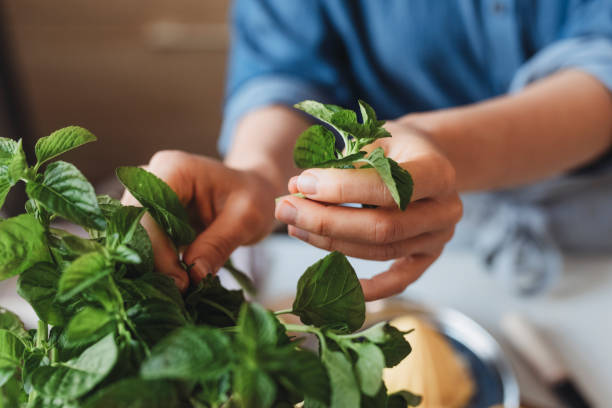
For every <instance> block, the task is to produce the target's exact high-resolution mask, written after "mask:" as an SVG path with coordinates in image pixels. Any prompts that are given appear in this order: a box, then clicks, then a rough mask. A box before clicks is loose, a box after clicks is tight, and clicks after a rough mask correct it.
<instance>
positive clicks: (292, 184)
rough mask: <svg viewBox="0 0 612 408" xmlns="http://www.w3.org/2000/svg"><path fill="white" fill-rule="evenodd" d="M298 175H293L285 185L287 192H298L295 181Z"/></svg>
mask: <svg viewBox="0 0 612 408" xmlns="http://www.w3.org/2000/svg"><path fill="white" fill-rule="evenodd" d="M298 178H299V176H293V177H291V178H290V179H289V183H288V186H287V189H288V190H289V194H295V193H299V192H300V190H299V189H298V186H297V181H298Z"/></svg>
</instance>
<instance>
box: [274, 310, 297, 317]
mask: <svg viewBox="0 0 612 408" xmlns="http://www.w3.org/2000/svg"><path fill="white" fill-rule="evenodd" d="M291 313H293V309H283V310H279V311H278V312H274V315H275V316H279V315H284V314H291Z"/></svg>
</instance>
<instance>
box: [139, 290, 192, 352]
mask: <svg viewBox="0 0 612 408" xmlns="http://www.w3.org/2000/svg"><path fill="white" fill-rule="evenodd" d="M127 315H128V318H129V319H130V320H131V321H132V323H133V324H134V326H135V327H136V330H137V332H138V336H139V337H140V338H142V339H143V340H144V341H145V342H146V343H147V344H148V345H149V346H153V345H155V344H156V343H157V342H158V341H159V340H160V339H162V338H163V337H164V336H166V335H167V334H168V333H170V332H171V331H173V330H175V329H177V328H179V327H181V326H184V325H185V324H186V323H187V321H186V320H185V317H184V316H183V313H182V311H181V310H180V309H179V307H178V306H176V305H175V304H173V303H168V302H166V301H162V300H159V299H148V300H144V301H141V302H139V303H137V304H136V305H134V306H132V307H130V308H129V309H128V310H127Z"/></svg>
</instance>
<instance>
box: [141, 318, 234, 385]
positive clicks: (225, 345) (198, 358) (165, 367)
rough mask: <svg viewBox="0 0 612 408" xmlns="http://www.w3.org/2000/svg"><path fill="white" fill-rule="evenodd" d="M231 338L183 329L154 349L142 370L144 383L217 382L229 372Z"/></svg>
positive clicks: (213, 331)
mask: <svg viewBox="0 0 612 408" xmlns="http://www.w3.org/2000/svg"><path fill="white" fill-rule="evenodd" d="M231 353H232V352H231V348H230V341H229V338H228V337H227V336H226V335H225V334H223V333H222V332H221V331H220V330H216V329H211V328H208V327H195V326H188V327H183V328H180V329H178V330H176V331H175V332H173V333H172V334H171V335H170V336H168V337H166V338H165V339H163V340H162V341H160V342H159V343H157V345H156V346H155V347H154V348H153V350H152V351H151V356H150V357H149V359H147V360H146V361H145V362H144V363H143V364H142V367H141V369H140V375H141V377H142V378H145V379H163V378H167V379H176V380H197V381H204V380H215V379H219V378H221V376H223V375H224V374H225V373H226V372H228V370H229V368H230V363H231V361H232V354H231Z"/></svg>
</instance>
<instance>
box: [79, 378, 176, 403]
mask: <svg viewBox="0 0 612 408" xmlns="http://www.w3.org/2000/svg"><path fill="white" fill-rule="evenodd" d="M179 406H183V405H182V404H181V402H180V400H179V395H178V393H177V390H176V387H175V386H174V385H173V384H171V383H169V382H166V381H149V380H143V379H140V378H128V379H125V380H121V381H119V382H116V383H114V384H111V385H109V386H108V387H105V388H103V389H101V390H100V391H98V392H97V393H96V394H94V395H93V396H92V397H91V398H89V399H88V400H86V401H85V403H84V405H83V407H84V408H108V407H113V408H171V407H179Z"/></svg>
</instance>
